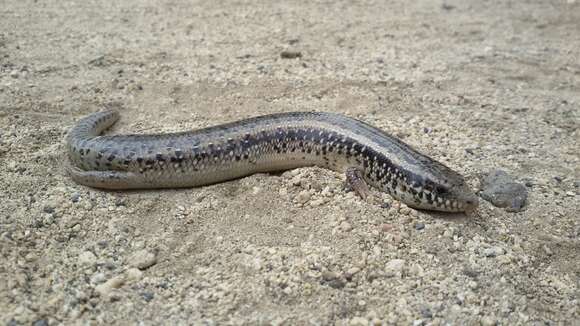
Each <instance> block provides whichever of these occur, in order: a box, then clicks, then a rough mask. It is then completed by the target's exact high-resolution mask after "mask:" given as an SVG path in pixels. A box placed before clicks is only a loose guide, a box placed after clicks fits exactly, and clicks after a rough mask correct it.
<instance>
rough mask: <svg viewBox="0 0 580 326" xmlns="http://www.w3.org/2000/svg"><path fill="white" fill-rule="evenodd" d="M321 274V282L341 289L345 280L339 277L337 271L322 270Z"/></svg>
mask: <svg viewBox="0 0 580 326" xmlns="http://www.w3.org/2000/svg"><path fill="white" fill-rule="evenodd" d="M321 276H322V281H323V283H324V284H328V285H329V286H330V287H331V288H334V289H342V288H343V287H344V286H345V285H346V282H345V281H344V280H343V279H342V278H341V277H340V274H339V273H336V272H331V271H324V272H322V275H321Z"/></svg>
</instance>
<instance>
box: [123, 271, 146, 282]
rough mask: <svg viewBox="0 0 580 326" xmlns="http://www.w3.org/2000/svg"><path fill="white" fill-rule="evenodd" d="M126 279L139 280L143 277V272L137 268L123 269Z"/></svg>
mask: <svg viewBox="0 0 580 326" xmlns="http://www.w3.org/2000/svg"><path fill="white" fill-rule="evenodd" d="M125 275H126V276H127V281H139V280H140V279H141V278H143V272H142V271H141V270H140V269H138V268H129V269H128V270H126V271H125Z"/></svg>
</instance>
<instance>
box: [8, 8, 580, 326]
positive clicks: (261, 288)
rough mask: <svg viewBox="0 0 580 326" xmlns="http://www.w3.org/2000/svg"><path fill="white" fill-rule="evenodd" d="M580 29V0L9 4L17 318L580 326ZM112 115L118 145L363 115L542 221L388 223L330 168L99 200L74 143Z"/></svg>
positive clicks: (11, 275)
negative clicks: (508, 178) (522, 193)
mask: <svg viewBox="0 0 580 326" xmlns="http://www.w3.org/2000/svg"><path fill="white" fill-rule="evenodd" d="M579 35H580V3H578V2H576V1H573V0H568V1H565V0H562V1H556V0H553V1H499V0H497V1H495V0H494V1H475V0H474V1H453V0H449V1H445V2H441V1H427V0H423V1H401V0H397V1H365V2H357V4H352V3H351V1H233V2H216V1H177V0H175V1H158V0H150V1H84V0H83V1H56V0H47V1H30V0H4V1H2V4H1V7H0V125H1V126H2V127H1V128H0V187H1V189H0V191H1V193H0V255H1V258H0V259H1V260H0V280H1V281H0V323H2V324H7V325H27V324H28V325H29V324H31V323H32V324H33V325H36V326H40V325H55V324H60V323H62V324H98V323H117V324H127V323H130V324H135V323H139V324H143V325H150V324H161V323H165V324H186V323H193V322H198V323H205V324H216V323H217V324H236V325H237V324H286V325H305V324H313V325H316V324H333V323H334V324H337V325H345V324H346V325H367V324H373V323H374V324H380V323H387V324H403V325H405V324H406V325H409V324H413V325H440V324H445V323H448V322H449V323H452V324H460V323H461V324H464V323H465V324H478V323H481V324H483V325H494V324H501V325H507V324H534V325H551V324H570V325H572V324H574V323H576V324H578V323H580V315H579V305H580V303H579V301H578V300H579V286H580V285H579V279H580V265H579V258H580V257H579V256H580V242H579V235H580V223H579V211H580V194H579V192H580V190H579V188H578V187H580V168H579V166H580V159H579V154H578V153H579V148H580V145H579V138H580V133H579V126H580V123H579V121H580V116H579V115H580V114H579V111H580V109H579V106H580V37H579ZM283 51H298V52H300V54H301V57H300V58H294V59H287V58H281V53H282V52H283ZM111 106H113V107H116V108H119V109H120V110H121V112H122V120H121V121H120V122H119V123H118V124H117V125H116V126H115V127H114V128H113V130H112V132H113V133H127V132H138V133H149V132H159V131H178V130H187V129H192V128H199V127H202V126H209V125H213V124H217V123H221V122H226V121H233V120H237V119H240V118H244V117H250V116H255V115H259V114H265V113H273V112H282V111H295V110H315V111H332V112H341V113H344V114H347V115H349V116H353V117H357V118H359V119H362V120H364V121H367V122H369V123H371V124H374V125H376V126H378V127H381V128H383V129H385V130H387V131H389V132H390V133H392V134H394V135H397V136H398V137H400V138H401V139H403V140H404V141H406V142H408V143H410V144H412V145H413V146H415V147H416V148H418V149H420V150H421V151H422V152H424V153H426V154H428V155H430V156H432V157H434V158H436V159H438V160H441V161H442V162H445V163H446V164H448V165H449V166H451V167H453V168H454V169H456V170H458V171H460V172H461V173H462V174H464V175H465V176H466V177H467V179H468V180H469V182H470V184H471V185H473V186H474V187H478V175H480V174H482V173H485V172H487V171H489V170H491V169H494V168H499V169H503V170H506V171H508V172H509V173H511V174H512V175H513V176H515V177H516V178H517V179H518V180H519V181H520V182H522V183H525V184H526V186H527V188H528V191H529V198H528V206H527V208H526V210H525V211H523V212H520V213H508V212H505V211H504V210H503V209H499V208H495V207H493V206H491V205H490V204H489V203H487V202H482V204H481V207H480V209H479V211H478V214H477V216H473V217H470V218H467V217H464V216H448V215H442V214H432V213H428V212H420V211H415V210H412V209H409V208H407V207H405V206H404V205H399V203H397V202H394V201H392V200H390V199H389V197H388V196H386V195H385V196H384V198H383V199H384V200H385V201H386V202H387V203H388V204H389V205H390V208H381V207H379V206H378V205H372V204H369V203H366V202H364V201H362V200H360V199H359V198H357V197H356V196H355V195H354V194H353V193H350V192H346V191H345V190H344V189H343V182H344V177H343V176H341V175H338V174H336V173H333V172H330V171H326V170H322V169H317V168H307V169H298V170H295V171H289V172H285V173H282V174H279V175H265V174H260V175H254V176H250V177H247V178H243V179H241V180H236V181H232V182H227V183H223V184H218V185H213V186H208V187H203V188H197V189H183V190H165V191H132V192H104V191H99V190H95V189H90V188H86V187H83V186H80V185H77V184H75V183H74V182H72V181H71V180H70V179H69V178H68V177H67V176H66V175H64V173H63V171H62V166H63V161H64V160H65V156H64V153H63V137H64V135H65V134H66V132H67V130H69V128H70V127H71V126H72V125H73V124H74V122H75V121H76V120H78V119H79V118H80V117H82V116H84V115H85V114H88V113H90V112H94V111H98V110H102V109H103V108H105V107H111Z"/></svg>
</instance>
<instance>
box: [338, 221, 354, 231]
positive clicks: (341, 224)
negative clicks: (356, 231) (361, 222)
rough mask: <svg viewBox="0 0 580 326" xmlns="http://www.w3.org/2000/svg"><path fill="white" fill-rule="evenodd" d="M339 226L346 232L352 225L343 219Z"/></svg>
mask: <svg viewBox="0 0 580 326" xmlns="http://www.w3.org/2000/svg"><path fill="white" fill-rule="evenodd" d="M339 227H340V229H341V230H343V231H344V232H348V231H351V230H352V225H351V224H350V223H348V222H347V221H343V222H342V223H340V226H339Z"/></svg>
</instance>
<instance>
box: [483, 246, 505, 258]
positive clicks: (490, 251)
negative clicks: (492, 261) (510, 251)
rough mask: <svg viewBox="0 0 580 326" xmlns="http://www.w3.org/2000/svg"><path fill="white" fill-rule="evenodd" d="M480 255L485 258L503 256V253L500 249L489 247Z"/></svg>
mask: <svg viewBox="0 0 580 326" xmlns="http://www.w3.org/2000/svg"><path fill="white" fill-rule="evenodd" d="M482 253H483V255H484V256H485V257H496V256H500V255H503V254H504V253H505V251H504V250H503V248H501V247H491V248H485V249H483V252H482Z"/></svg>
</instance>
